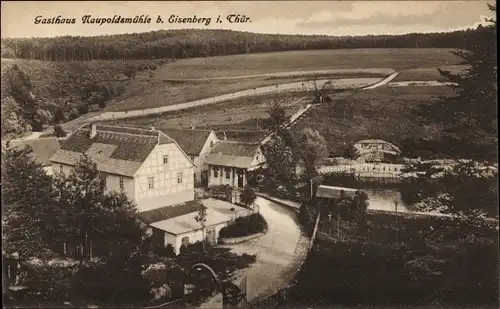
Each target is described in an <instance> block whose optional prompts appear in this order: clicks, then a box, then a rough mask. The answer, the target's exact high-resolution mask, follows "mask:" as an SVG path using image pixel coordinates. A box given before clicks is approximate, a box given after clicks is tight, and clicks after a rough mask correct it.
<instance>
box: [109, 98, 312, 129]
mask: <svg viewBox="0 0 500 309" xmlns="http://www.w3.org/2000/svg"><path fill="white" fill-rule="evenodd" d="M310 99H312V97H311V93H300V92H294V93H280V94H272V95H264V96H256V97H245V98H241V99H236V100H231V101H227V102H222V103H219V104H214V105H207V106H203V107H197V108H192V109H185V110H180V111H177V112H174V113H165V114H161V115H157V116H154V117H143V118H134V119H124V120H117V121H115V123H119V124H130V125H140V126H151V125H152V126H154V127H155V128H161V127H170V128H191V127H196V128H203V129H214V130H251V131H258V130H264V129H265V128H266V126H267V125H268V121H267V119H268V118H269V114H268V110H269V107H270V106H271V104H273V103H275V102H276V103H279V104H281V106H283V107H284V109H285V112H286V115H287V117H291V115H293V114H294V113H295V112H296V111H297V110H299V109H300V108H301V107H303V106H304V105H305V104H307V103H308V102H309V101H310Z"/></svg>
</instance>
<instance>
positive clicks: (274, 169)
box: [262, 136, 296, 184]
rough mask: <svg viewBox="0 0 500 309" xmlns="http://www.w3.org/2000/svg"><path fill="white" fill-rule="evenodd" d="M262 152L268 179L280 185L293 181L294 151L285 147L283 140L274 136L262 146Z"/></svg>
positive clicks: (294, 167)
mask: <svg viewBox="0 0 500 309" xmlns="http://www.w3.org/2000/svg"><path fill="white" fill-rule="evenodd" d="M262 152H263V153H264V156H265V157H266V162H267V165H268V168H267V170H266V173H267V177H268V178H270V179H272V180H275V181H276V182H279V183H281V184H287V183H290V182H294V181H295V169H296V160H295V158H294V150H293V149H292V148H291V147H290V146H288V145H287V143H286V142H285V140H284V139H283V138H281V137H279V136H274V137H273V138H271V140H270V141H269V142H267V143H266V144H265V145H263V146H262Z"/></svg>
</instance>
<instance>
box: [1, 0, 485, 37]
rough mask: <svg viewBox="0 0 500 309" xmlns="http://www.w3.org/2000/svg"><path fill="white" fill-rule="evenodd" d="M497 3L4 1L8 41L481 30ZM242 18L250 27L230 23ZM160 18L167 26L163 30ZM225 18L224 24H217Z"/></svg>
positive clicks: (3, 32)
mask: <svg viewBox="0 0 500 309" xmlns="http://www.w3.org/2000/svg"><path fill="white" fill-rule="evenodd" d="M487 3H494V2H493V1H489V2H485V1H475V0H469V1H214V2H212V1H200V2H196V1H151V2H149V1H91V2H87V1H2V3H1V6H2V7H1V36H2V38H5V37H54V36H62V35H74V36H93V35H106V34H120V33H137V32H147V31H152V30H160V29H182V28H199V29H232V30H239V31H249V32H257V33H281V34H307V35H310V34H318V35H335V36H340V35H367V34H373V35H379V34H400V33H412V32H442V31H451V30H458V29H466V28H469V27H476V26H477V25H479V23H481V22H482V21H483V17H486V16H488V17H491V16H494V14H492V12H490V11H489V10H488V7H487V5H486V4H487ZM230 14H240V15H245V16H246V17H248V18H249V19H250V21H249V22H246V23H229V22H228V21H227V19H226V17H227V15H230ZM59 15H60V16H61V18H69V19H71V18H74V19H75V20H76V22H75V23H74V24H42V23H39V24H35V18H36V17H37V16H40V17H39V18H40V19H47V18H49V19H50V18H53V17H57V16H59ZM85 15H92V17H98V18H112V17H113V15H121V16H122V17H132V18H133V17H134V16H136V15H149V17H151V23H150V24H104V25H96V24H83V23H82V17H83V16H85ZM158 15H160V16H161V17H162V19H163V20H164V22H163V23H156V21H157V17H158ZM171 15H176V16H179V17H193V16H194V15H196V17H197V18H200V17H210V18H211V19H212V20H211V22H210V24H209V25H205V24H192V23H184V24H174V23H169V22H168V18H169V16H171ZM219 15H220V16H221V21H222V23H216V22H215V19H216V18H217V17H218V16H219Z"/></svg>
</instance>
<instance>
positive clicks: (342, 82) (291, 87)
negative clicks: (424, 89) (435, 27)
mask: <svg viewBox="0 0 500 309" xmlns="http://www.w3.org/2000/svg"><path fill="white" fill-rule="evenodd" d="M327 81H331V85H332V87H335V88H336V89H350V88H359V87H365V86H369V85H372V84H374V83H376V82H379V81H380V78H342V79H335V80H332V79H321V80H317V81H316V82H317V83H319V84H322V83H325V82H327ZM311 82H312V81H301V82H293V83H285V84H279V85H272V86H265V87H259V88H253V89H247V90H242V91H237V92H233V93H229V94H224V95H220V96H215V97H211V98H206V99H201V100H196V101H191V102H187V103H180V104H173V105H167V106H162V107H156V108H147V109H139V110H131V111H123V112H105V113H102V114H100V115H98V116H94V117H91V118H89V119H85V120H83V121H82V123H85V122H94V121H107V120H116V119H126V118H134V117H144V116H148V115H155V114H161V113H165V112H172V111H178V110H182V109H188V108H193V107H200V106H205V105H209V104H214V103H220V102H224V101H229V100H233V99H237V98H242V97H247V96H257V95H263V94H270V93H277V92H281V91H286V92H290V91H308V90H313V89H314V85H313V84H312V83H311Z"/></svg>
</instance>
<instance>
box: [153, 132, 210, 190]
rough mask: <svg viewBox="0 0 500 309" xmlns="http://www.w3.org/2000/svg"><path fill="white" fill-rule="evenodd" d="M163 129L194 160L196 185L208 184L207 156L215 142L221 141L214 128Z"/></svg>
mask: <svg viewBox="0 0 500 309" xmlns="http://www.w3.org/2000/svg"><path fill="white" fill-rule="evenodd" d="M161 130H162V132H165V133H166V134H167V135H168V136H170V137H171V138H173V139H174V140H175V141H176V142H177V143H178V144H179V146H180V147H181V148H182V149H183V150H184V152H185V153H186V154H187V155H188V156H189V157H190V158H191V160H192V161H193V163H194V165H195V168H194V174H193V176H194V185H195V186H201V185H203V184H204V183H205V184H206V182H207V177H208V175H207V171H208V166H207V165H206V163H205V160H206V156H207V155H208V154H209V153H210V150H211V149H212V147H213V146H214V145H215V143H216V142H217V141H219V139H218V138H217V135H216V134H215V132H214V131H212V130H198V129H172V128H162V129H161Z"/></svg>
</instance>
